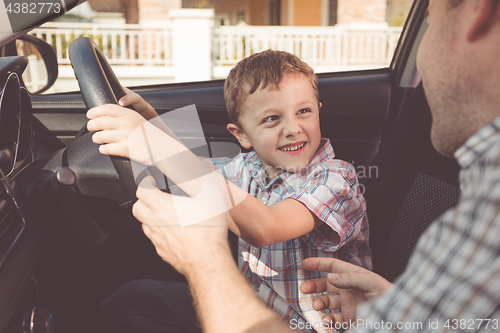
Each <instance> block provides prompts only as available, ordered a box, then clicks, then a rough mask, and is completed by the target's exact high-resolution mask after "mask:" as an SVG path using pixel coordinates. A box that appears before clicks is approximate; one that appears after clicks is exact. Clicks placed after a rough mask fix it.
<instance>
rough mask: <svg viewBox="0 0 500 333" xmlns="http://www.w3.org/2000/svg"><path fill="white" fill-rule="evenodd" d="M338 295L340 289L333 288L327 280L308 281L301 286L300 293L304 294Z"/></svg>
mask: <svg viewBox="0 0 500 333" xmlns="http://www.w3.org/2000/svg"><path fill="white" fill-rule="evenodd" d="M325 291H326V292H329V293H338V291H339V290H338V288H336V287H335V286H332V285H331V284H330V283H328V281H327V280H326V277H325V278H318V279H312V280H307V281H306V282H304V283H302V284H301V285H300V292H301V293H303V294H313V293H322V292H325Z"/></svg>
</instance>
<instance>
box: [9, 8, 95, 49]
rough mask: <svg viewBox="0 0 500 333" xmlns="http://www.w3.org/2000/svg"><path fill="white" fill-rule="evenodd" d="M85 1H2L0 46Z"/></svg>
mask: <svg viewBox="0 0 500 333" xmlns="http://www.w3.org/2000/svg"><path fill="white" fill-rule="evenodd" d="M85 1H86V0H3V1H2V2H1V3H0V46H3V45H5V44H6V43H8V42H9V41H11V40H13V39H15V38H17V37H18V36H20V35H23V34H25V33H27V32H28V31H30V30H32V29H33V28H36V27H38V26H40V25H42V24H43V23H45V22H48V21H52V20H54V19H55V18H57V17H59V16H61V15H63V14H65V13H66V12H67V11H68V10H71V9H72V8H74V7H76V6H78V5H80V4H82V3H84V2H85Z"/></svg>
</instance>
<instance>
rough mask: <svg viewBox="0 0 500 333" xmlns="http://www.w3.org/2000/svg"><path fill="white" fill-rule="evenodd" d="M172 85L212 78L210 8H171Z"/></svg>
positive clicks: (211, 22) (211, 24)
mask: <svg viewBox="0 0 500 333" xmlns="http://www.w3.org/2000/svg"><path fill="white" fill-rule="evenodd" d="M168 16H169V18H171V19H172V21H173V31H172V33H173V36H172V51H173V63H174V77H175V81H176V82H186V81H194V80H196V81H202V80H211V79H212V29H213V25H214V16H215V13H214V10H213V9H186V8H183V9H171V10H170V11H169V13H168Z"/></svg>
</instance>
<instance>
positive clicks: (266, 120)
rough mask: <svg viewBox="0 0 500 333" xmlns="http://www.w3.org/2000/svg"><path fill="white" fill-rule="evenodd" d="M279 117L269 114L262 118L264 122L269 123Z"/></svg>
mask: <svg viewBox="0 0 500 333" xmlns="http://www.w3.org/2000/svg"><path fill="white" fill-rule="evenodd" d="M277 119H278V116H269V117H267V118H264V120H262V123H268V122H271V121H275V120H277Z"/></svg>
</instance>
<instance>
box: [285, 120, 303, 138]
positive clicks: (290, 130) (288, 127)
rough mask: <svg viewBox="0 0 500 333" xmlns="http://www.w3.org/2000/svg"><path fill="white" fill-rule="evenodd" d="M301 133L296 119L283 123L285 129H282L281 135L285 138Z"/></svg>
mask: <svg viewBox="0 0 500 333" xmlns="http://www.w3.org/2000/svg"><path fill="white" fill-rule="evenodd" d="M301 131H302V127H301V126H300V123H299V121H297V120H296V119H290V120H288V121H287V122H286V123H285V127H284V128H283V134H284V135H285V136H286V137H290V136H295V135H297V134H299V133H300V132H301Z"/></svg>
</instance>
